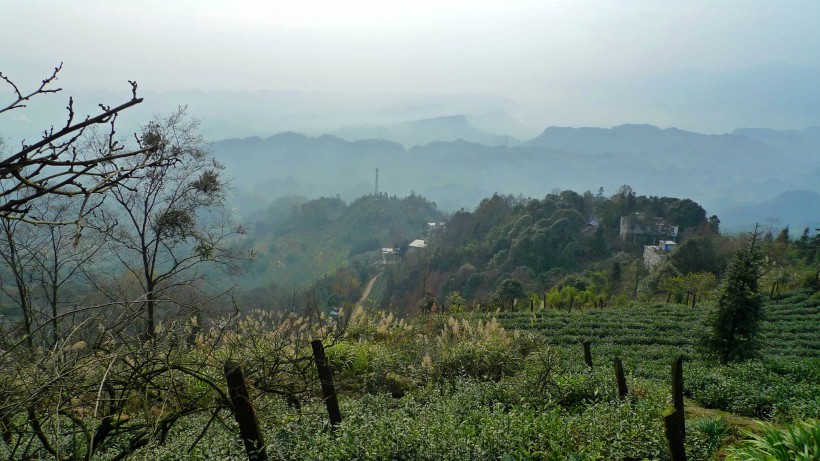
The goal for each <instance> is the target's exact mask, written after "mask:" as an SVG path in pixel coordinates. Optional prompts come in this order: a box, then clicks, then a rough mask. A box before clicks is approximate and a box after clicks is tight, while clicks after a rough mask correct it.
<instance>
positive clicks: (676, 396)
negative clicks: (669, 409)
mask: <svg viewBox="0 0 820 461" xmlns="http://www.w3.org/2000/svg"><path fill="white" fill-rule="evenodd" d="M672 405H673V406H674V407H675V412H676V413H677V415H678V427H679V428H680V432H681V437H682V438H683V439H684V440H686V416H685V415H684V413H683V356H678V358H676V359H675V361H674V362H673V363H672Z"/></svg>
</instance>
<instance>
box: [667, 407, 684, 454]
mask: <svg viewBox="0 0 820 461" xmlns="http://www.w3.org/2000/svg"><path fill="white" fill-rule="evenodd" d="M677 413H678V412H677V411H675V409H674V408H670V409H669V410H667V411H666V412H664V414H663V425H664V427H665V429H666V441H667V443H669V451H670V452H671V453H672V461H686V450H685V449H684V447H683V437H682V436H681V427H680V426H678V421H679V418H678V414H677Z"/></svg>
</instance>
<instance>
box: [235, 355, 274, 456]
mask: <svg viewBox="0 0 820 461" xmlns="http://www.w3.org/2000/svg"><path fill="white" fill-rule="evenodd" d="M225 380H226V381H227V382H228V396H229V397H230V399H231V405H233V415H234V417H235V418H236V422H237V423H239V435H240V437H242V442H243V443H244V444H245V452H246V453H247V454H248V459H249V460H250V461H267V459H268V455H267V453H265V440H264V439H263V438H262V433H261V432H260V431H259V421H257V419H256V412H255V411H254V409H253V405H252V404H251V400H250V398H249V397H248V388H247V386H245V376H244V374H243V373H242V368H241V367H240V366H239V364H238V363H236V362H234V361H233V360H231V359H228V360H226V361H225Z"/></svg>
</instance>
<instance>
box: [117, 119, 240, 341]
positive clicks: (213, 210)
mask: <svg viewBox="0 0 820 461" xmlns="http://www.w3.org/2000/svg"><path fill="white" fill-rule="evenodd" d="M198 126H199V122H198V121H196V120H193V119H191V118H190V117H188V116H187V114H186V110H185V108H179V109H177V111H175V112H174V113H172V114H170V115H169V116H167V117H161V118H160V117H157V118H156V119H155V120H154V121H152V122H151V123H149V124H148V125H147V126H146V127H145V128H144V131H143V133H142V136H141V143H142V144H143V145H152V146H155V148H156V149H157V152H158V155H160V156H162V157H173V158H174V160H175V161H174V162H173V163H167V162H166V163H162V164H157V165H151V166H148V167H145V166H141V168H142V169H143V174H141V175H140V176H139V177H131V178H126V179H124V180H121V181H119V182H118V183H117V184H115V185H113V186H112V187H111V188H110V190H109V196H110V197H111V198H112V199H113V201H114V202H116V207H113V208H110V209H111V211H112V212H113V213H116V219H117V224H116V225H113V224H112V225H109V226H108V227H109V229H108V231H107V236H108V238H109V239H110V242H111V246H112V248H111V249H112V253H113V255H114V256H115V257H116V258H117V259H118V260H119V261H120V263H122V266H123V267H124V268H125V270H126V272H127V273H128V274H129V275H130V276H132V278H133V279H134V280H136V281H137V282H138V283H139V286H140V290H141V293H140V294H141V295H142V296H143V297H144V302H143V306H144V311H145V314H146V321H147V323H146V330H145V334H146V335H147V336H149V337H150V336H152V335H154V334H155V333H154V330H155V328H156V326H157V324H156V308H157V305H158V304H159V303H160V302H162V301H168V300H171V299H172V293H173V292H174V290H176V289H178V288H179V287H181V286H193V285H194V283H195V282H196V281H198V280H201V279H203V278H204V277H206V276H207V272H206V271H207V269H208V267H211V268H213V267H217V268H219V269H224V270H227V271H228V272H232V271H237V270H239V269H240V267H241V263H242V262H243V261H244V260H245V259H247V258H248V257H249V254H247V253H243V252H242V251H241V250H239V249H237V248H236V247H235V246H234V245H233V244H234V243H235V242H234V241H233V240H234V239H235V237H237V236H238V235H240V234H243V233H244V230H243V228H242V227H241V226H238V225H235V224H234V223H233V221H232V219H231V216H230V211H229V210H227V209H226V208H225V206H224V205H225V197H226V193H227V190H228V187H227V184H226V182H225V180H224V178H223V177H222V165H220V164H219V163H218V162H216V161H215V160H214V159H212V158H211V157H209V156H208V154H207V153H206V152H205V150H204V147H203V140H202V137H201V136H200V135H199V134H198V133H197V129H198ZM128 161H129V162H131V163H134V162H139V159H138V158H131V159H129V160H128ZM108 219H109V221H110V217H109V218H108Z"/></svg>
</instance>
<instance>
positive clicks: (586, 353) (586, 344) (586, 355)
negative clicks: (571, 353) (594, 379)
mask: <svg viewBox="0 0 820 461" xmlns="http://www.w3.org/2000/svg"><path fill="white" fill-rule="evenodd" d="M584 363H586V364H587V366H588V367H589V368H592V351H590V350H589V341H584Z"/></svg>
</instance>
